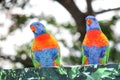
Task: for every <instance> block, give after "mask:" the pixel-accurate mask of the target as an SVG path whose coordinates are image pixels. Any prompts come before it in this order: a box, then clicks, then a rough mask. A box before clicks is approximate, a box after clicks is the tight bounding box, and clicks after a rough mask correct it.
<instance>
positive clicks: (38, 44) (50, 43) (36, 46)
mask: <svg viewBox="0 0 120 80" xmlns="http://www.w3.org/2000/svg"><path fill="white" fill-rule="evenodd" d="M49 48H58V43H57V41H56V40H55V38H54V37H52V36H51V35H50V34H47V33H46V34H42V35H40V36H37V37H36V38H35V39H34V41H33V45H32V50H42V49H49Z"/></svg>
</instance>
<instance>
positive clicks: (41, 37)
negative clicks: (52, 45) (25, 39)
mask: <svg viewBox="0 0 120 80" xmlns="http://www.w3.org/2000/svg"><path fill="white" fill-rule="evenodd" d="M49 37H50V35H49V34H48V33H44V34H41V35H38V36H36V37H35V39H36V40H46V39H48V38H49Z"/></svg>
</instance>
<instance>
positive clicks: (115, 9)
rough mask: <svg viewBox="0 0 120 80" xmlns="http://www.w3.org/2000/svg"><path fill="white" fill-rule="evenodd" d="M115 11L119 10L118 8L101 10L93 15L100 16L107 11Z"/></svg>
mask: <svg viewBox="0 0 120 80" xmlns="http://www.w3.org/2000/svg"><path fill="white" fill-rule="evenodd" d="M117 10H120V7H118V8H113V9H107V10H102V11H99V12H95V15H97V14H101V13H104V12H108V11H117Z"/></svg>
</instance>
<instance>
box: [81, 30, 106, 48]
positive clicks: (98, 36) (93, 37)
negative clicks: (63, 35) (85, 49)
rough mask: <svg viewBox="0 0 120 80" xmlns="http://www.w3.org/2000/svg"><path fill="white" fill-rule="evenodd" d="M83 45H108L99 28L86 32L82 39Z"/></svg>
mask: <svg viewBox="0 0 120 80" xmlns="http://www.w3.org/2000/svg"><path fill="white" fill-rule="evenodd" d="M83 45H86V46H89V47H90V46H97V47H102V46H108V39H107V37H106V36H105V35H104V34H103V33H102V32H101V31H99V30H91V31H89V32H87V33H86V35H85V38H84V40H83Z"/></svg>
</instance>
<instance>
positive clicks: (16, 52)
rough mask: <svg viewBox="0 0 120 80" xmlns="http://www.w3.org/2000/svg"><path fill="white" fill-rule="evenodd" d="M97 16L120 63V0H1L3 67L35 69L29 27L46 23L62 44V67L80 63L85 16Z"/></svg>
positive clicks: (112, 54)
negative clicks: (33, 24) (38, 23)
mask: <svg viewBox="0 0 120 80" xmlns="http://www.w3.org/2000/svg"><path fill="white" fill-rule="evenodd" d="M87 15H94V16H95V17H96V18H97V20H98V21H99V23H100V26H101V29H102V31H103V32H104V34H105V35H106V36H107V37H108V39H109V43H110V48H111V51H110V58H109V62H108V63H119V62H120V0H114V1H113V0H0V68H1V69H11V68H24V67H33V64H32V61H31V57H30V50H31V44H32V40H33V38H34V36H33V33H32V32H31V30H30V27H29V26H30V24H31V23H32V22H34V21H40V22H41V23H43V24H44V25H45V26H46V28H47V29H48V30H49V32H50V33H51V34H52V35H53V36H55V37H56V39H57V40H58V42H59V45H60V52H61V64H63V65H67V66H69V65H80V64H81V43H82V41H83V38H84V35H85V17H86V16H87Z"/></svg>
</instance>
